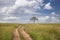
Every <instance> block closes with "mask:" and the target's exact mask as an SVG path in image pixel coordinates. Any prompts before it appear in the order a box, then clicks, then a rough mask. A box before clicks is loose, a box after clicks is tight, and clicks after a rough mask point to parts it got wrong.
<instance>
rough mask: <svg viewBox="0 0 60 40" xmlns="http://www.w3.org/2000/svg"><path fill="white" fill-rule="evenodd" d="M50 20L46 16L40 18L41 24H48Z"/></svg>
mask: <svg viewBox="0 0 60 40" xmlns="http://www.w3.org/2000/svg"><path fill="white" fill-rule="evenodd" d="M49 18H50V16H44V17H39V18H38V19H39V22H48V21H47V20H48V19H49Z"/></svg>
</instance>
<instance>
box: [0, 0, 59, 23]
mask: <svg viewBox="0 0 60 40" xmlns="http://www.w3.org/2000/svg"><path fill="white" fill-rule="evenodd" d="M59 4H60V0H0V23H31V21H30V18H31V17H37V18H38V21H36V23H60V5H59Z"/></svg>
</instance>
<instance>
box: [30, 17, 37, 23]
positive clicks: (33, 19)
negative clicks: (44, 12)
mask: <svg viewBox="0 0 60 40" xmlns="http://www.w3.org/2000/svg"><path fill="white" fill-rule="evenodd" d="M30 20H31V21H33V23H35V21H37V20H38V18H36V17H31V19H30Z"/></svg>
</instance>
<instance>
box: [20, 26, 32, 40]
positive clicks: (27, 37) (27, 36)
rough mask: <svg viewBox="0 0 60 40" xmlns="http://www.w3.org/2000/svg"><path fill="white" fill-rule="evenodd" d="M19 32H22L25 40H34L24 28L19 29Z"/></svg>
mask: <svg viewBox="0 0 60 40" xmlns="http://www.w3.org/2000/svg"><path fill="white" fill-rule="evenodd" d="M19 31H20V33H21V34H22V35H23V37H24V39H25V40H32V38H31V37H30V36H29V34H27V33H26V32H25V31H24V28H23V27H20V28H19Z"/></svg>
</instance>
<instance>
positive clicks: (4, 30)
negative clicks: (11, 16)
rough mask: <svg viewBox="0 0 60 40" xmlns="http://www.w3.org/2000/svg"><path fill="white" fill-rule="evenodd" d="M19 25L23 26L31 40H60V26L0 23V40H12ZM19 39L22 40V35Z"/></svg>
mask: <svg viewBox="0 0 60 40" xmlns="http://www.w3.org/2000/svg"><path fill="white" fill-rule="evenodd" d="M20 25H22V26H24V30H25V31H26V32H27V33H28V34H29V35H30V37H31V38H32V39H33V40H60V24H11V23H8V24H7V23H4V24H3V23H0V40H13V31H14V29H15V28H17V27H18V26H20ZM20 35H21V34H20ZM21 39H22V40H24V38H23V37H22V35H21Z"/></svg>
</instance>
